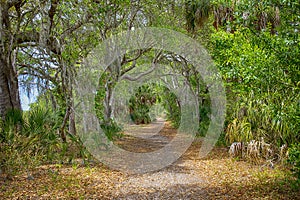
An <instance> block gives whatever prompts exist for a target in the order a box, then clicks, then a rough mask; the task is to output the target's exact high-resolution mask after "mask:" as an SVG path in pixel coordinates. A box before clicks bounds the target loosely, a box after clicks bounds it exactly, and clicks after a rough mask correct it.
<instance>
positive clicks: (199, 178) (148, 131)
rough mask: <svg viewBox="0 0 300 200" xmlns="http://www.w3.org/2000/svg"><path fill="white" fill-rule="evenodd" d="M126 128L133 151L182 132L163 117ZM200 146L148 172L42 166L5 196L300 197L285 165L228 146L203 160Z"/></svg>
mask: <svg viewBox="0 0 300 200" xmlns="http://www.w3.org/2000/svg"><path fill="white" fill-rule="evenodd" d="M161 127H163V129H162V130H161V131H159V129H160V128H161ZM125 130H126V132H125V134H126V135H125V136H124V137H122V138H121V139H119V140H118V141H116V142H115V143H116V144H118V145H119V146H120V147H122V148H124V149H126V150H129V151H133V152H149V151H154V150H157V149H159V148H162V147H163V146H164V145H165V144H167V143H168V142H169V141H170V140H172V138H173V137H174V136H175V134H176V129H173V128H172V127H171V126H170V124H169V123H167V122H164V121H163V120H158V121H157V122H155V123H153V124H151V125H146V126H145V125H139V126H137V125H131V126H129V127H126V129H125ZM153 133H155V134H153ZM136 136H139V137H136ZM200 147H201V139H197V140H196V141H195V142H194V143H193V144H192V145H191V147H190V148H189V149H188V150H187V151H186V152H185V153H184V154H183V155H182V156H181V157H180V158H179V159H178V160H177V161H176V162H174V163H173V164H172V165H170V166H168V167H166V168H164V169H162V170H159V171H156V172H151V173H146V174H137V175H133V174H126V173H122V172H119V171H114V170H110V169H108V168H107V167H105V166H103V165H102V164H100V163H99V164H94V165H90V166H86V165H79V164H76V163H74V164H72V165H46V166H41V167H39V168H37V169H35V170H34V172H33V174H32V175H33V177H34V179H33V180H28V179H27V178H26V177H27V175H26V174H24V175H21V176H16V177H14V180H13V181H6V182H4V181H2V182H1V181H0V199H133V200H135V199H136V200H139V199H176V200H177V199H197V200H199V199H300V190H299V188H293V187H292V184H291V183H292V182H291V181H290V180H291V178H290V176H287V175H286V174H287V173H285V171H284V170H282V169H280V168H276V169H270V168H269V167H268V166H255V165H251V164H249V163H247V162H244V161H236V160H233V159H231V158H229V157H228V153H227V149H226V148H215V149H214V150H213V151H212V152H211V154H210V155H209V156H208V157H207V158H205V159H201V160H200V159H198V157H197V155H198V151H199V148H200Z"/></svg>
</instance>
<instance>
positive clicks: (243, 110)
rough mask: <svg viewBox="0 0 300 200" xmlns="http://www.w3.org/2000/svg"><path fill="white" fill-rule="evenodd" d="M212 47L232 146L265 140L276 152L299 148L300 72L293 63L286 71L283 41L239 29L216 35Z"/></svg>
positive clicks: (275, 37)
mask: <svg viewBox="0 0 300 200" xmlns="http://www.w3.org/2000/svg"><path fill="white" fill-rule="evenodd" d="M266 41H267V42H266ZM212 44H213V45H212V46H213V48H212V54H213V57H214V59H215V61H216V63H217V65H218V66H219V69H220V70H221V73H222V75H223V78H224V81H226V86H227V98H228V113H227V118H226V119H227V124H228V126H227V138H228V141H229V142H233V141H249V140H251V139H256V140H258V139H259V138H260V137H264V138H266V140H267V141H268V142H270V143H273V144H275V145H277V146H280V145H282V144H293V143H296V142H299V139H300V138H299V133H300V113H299V108H300V107H299V106H300V105H299V99H300V95H299V94H300V87H299V82H298V81H299V80H298V79H297V78H296V77H299V72H296V71H295V70H294V66H295V63H293V64H289V65H285V66H283V65H282V61H281V59H282V58H281V56H280V55H282V53H284V52H282V53H280V52H281V51H283V50H282V49H286V43H285V42H284V39H282V38H279V37H278V36H274V35H271V34H270V33H268V32H263V33H261V34H260V35H259V36H258V35H255V34H253V33H252V32H251V31H250V30H249V29H241V30H240V31H236V32H235V33H234V34H231V33H227V32H222V31H220V32H217V33H215V34H213V35H212ZM267 44H268V45H267ZM271 44H273V45H275V44H276V45H277V46H276V49H278V50H277V51H274V50H273V49H272V48H270V45H271ZM281 48H282V49H281ZM290 72H292V73H290Z"/></svg>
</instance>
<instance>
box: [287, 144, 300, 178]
mask: <svg viewBox="0 0 300 200" xmlns="http://www.w3.org/2000/svg"><path fill="white" fill-rule="evenodd" d="M288 152H289V156H288V160H287V161H288V163H289V164H291V165H292V171H293V173H294V174H295V176H296V177H297V178H298V181H300V143H297V144H294V145H292V146H291V147H290V148H289V150H288Z"/></svg>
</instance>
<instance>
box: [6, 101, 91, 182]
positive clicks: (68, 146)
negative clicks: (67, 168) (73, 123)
mask: <svg viewBox="0 0 300 200" xmlns="http://www.w3.org/2000/svg"><path fill="white" fill-rule="evenodd" d="M40 103H41V104H40V105H38V104H33V105H32V106H31V110H30V111H26V112H21V111H19V110H10V111H9V112H8V113H7V115H6V117H5V120H4V121H1V123H0V138H1V140H0V169H2V170H3V171H4V172H5V173H6V174H7V175H9V176H10V175H13V174H15V173H18V172H20V171H22V170H32V169H33V168H34V167H35V166H37V165H39V164H41V163H44V162H61V161H62V160H64V159H65V158H67V159H68V160H69V161H71V160H72V159H73V158H74V157H78V156H81V157H86V156H87V154H86V152H84V147H83V145H82V144H81V143H80V140H79V139H78V138H77V137H76V136H70V135H69V138H70V142H68V143H62V142H61V139H60V137H59V134H58V131H57V130H58V128H59V122H60V120H58V118H59V117H58V116H57V114H56V113H54V112H53V111H51V110H50V109H47V108H46V107H45V106H44V104H43V102H42V101H41V102H40ZM78 151H79V153H77V152H78Z"/></svg>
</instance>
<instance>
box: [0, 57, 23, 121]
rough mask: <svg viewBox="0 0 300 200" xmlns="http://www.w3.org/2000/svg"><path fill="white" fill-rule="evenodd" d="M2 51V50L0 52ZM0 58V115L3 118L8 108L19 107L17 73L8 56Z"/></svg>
mask: <svg viewBox="0 0 300 200" xmlns="http://www.w3.org/2000/svg"><path fill="white" fill-rule="evenodd" d="M1 53H2V52H1ZM7 57H9V56H6V59H5V58H4V56H3V54H2V55H1V58H0V117H1V118H2V119H3V118H4V117H5V114H6V112H7V111H8V110H9V109H21V102H20V95H19V85H18V75H17V73H16V70H15V68H14V66H13V64H12V63H11V62H9V61H8V60H9V59H8V58H7Z"/></svg>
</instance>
